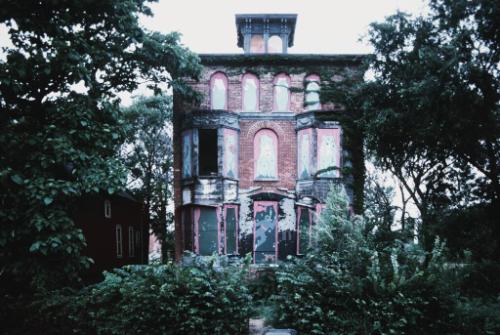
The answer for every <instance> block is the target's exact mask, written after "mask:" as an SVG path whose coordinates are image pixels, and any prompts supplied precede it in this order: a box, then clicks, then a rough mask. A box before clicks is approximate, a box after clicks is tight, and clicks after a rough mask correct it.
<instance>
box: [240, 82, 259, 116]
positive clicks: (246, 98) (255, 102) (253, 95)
mask: <svg viewBox="0 0 500 335" xmlns="http://www.w3.org/2000/svg"><path fill="white" fill-rule="evenodd" d="M242 89H243V111H244V112H256V111H257V110H258V109H259V79H258V78H257V76H255V75H253V74H251V73H247V74H245V75H244V76H243V80H242Z"/></svg>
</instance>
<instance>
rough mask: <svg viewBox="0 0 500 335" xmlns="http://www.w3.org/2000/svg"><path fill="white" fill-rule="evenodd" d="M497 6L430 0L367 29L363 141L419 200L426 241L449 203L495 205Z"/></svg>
mask: <svg viewBox="0 0 500 335" xmlns="http://www.w3.org/2000/svg"><path fill="white" fill-rule="evenodd" d="M499 13H500V6H499V4H498V1H493V0H476V1H467V0H463V1H462V0H460V1H447V0H433V1H430V14H429V15H428V16H425V17H417V18H411V17H409V16H408V15H406V14H403V13H397V14H396V15H393V16H391V17H389V18H387V20H386V21H385V22H382V23H375V24H372V25H371V29H370V31H369V35H368V36H369V41H370V43H371V44H372V45H373V47H374V49H375V54H374V57H373V60H372V63H371V66H372V68H373V70H374V72H375V76H376V79H375V80H374V81H373V82H372V83H369V84H368V85H365V86H364V88H363V89H362V91H364V96H365V97H366V98H367V99H366V100H365V101H364V105H363V106H364V110H365V125H366V134H367V144H368V148H369V150H370V152H371V153H373V154H374V155H375V156H376V157H377V160H378V163H379V166H381V167H383V168H385V169H389V170H390V171H392V172H393V173H394V174H395V175H396V176H398V178H399V179H400V180H401V181H402V182H403V183H404V185H405V188H406V190H407V192H408V193H409V194H410V196H411V197H412V199H413V201H414V202H415V204H416V205H417V206H418V208H419V210H420V212H421V215H422V222H423V225H422V229H421V232H422V236H421V237H422V238H423V242H424V243H425V244H426V246H427V247H429V246H430V245H431V244H432V243H431V241H432V239H433V236H434V235H435V229H434V228H433V227H431V223H434V224H436V223H438V221H439V217H440V215H442V213H444V212H445V211H447V210H448V209H450V208H457V207H464V206H467V205H469V204H470V203H472V202H473V201H476V202H485V203H491V204H492V206H494V207H495V208H497V210H498V208H499V207H498V204H499V199H500V183H499V180H500V179H499V178H500V174H499V173H500V169H499V167H500V156H499V153H500V114H499V111H500V109H499V106H500V105H499V103H500V86H499V83H500V77H499V75H500V73H499V71H498V64H500V44H499V39H498V36H499V35H498V32H499V31H500V25H499V20H498V15H499ZM496 226H497V225H496ZM493 232H494V234H495V236H496V238H497V240H498V239H499V238H498V237H499V236H500V235H499V232H500V230H499V229H498V228H497V227H493ZM497 251H498V249H497Z"/></svg>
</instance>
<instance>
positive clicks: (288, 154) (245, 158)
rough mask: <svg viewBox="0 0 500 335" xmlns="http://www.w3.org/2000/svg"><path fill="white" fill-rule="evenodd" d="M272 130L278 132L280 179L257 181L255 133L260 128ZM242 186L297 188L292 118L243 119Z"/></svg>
mask: <svg viewBox="0 0 500 335" xmlns="http://www.w3.org/2000/svg"><path fill="white" fill-rule="evenodd" d="M263 128H267V129H271V130H273V131H274V132H275V133H276V135H278V179H279V180H278V181H254V145H253V142H254V136H255V133H257V132H258V131H259V130H260V129H263ZM240 129H241V131H240V185H239V187H240V188H249V187H254V186H261V187H263V188H264V189H268V190H271V189H273V188H276V187H284V188H287V189H294V188H295V180H296V178H297V177H296V176H297V167H296V161H297V156H296V155H297V154H296V153H297V140H296V136H295V122H293V121H253V120H241V121H240Z"/></svg>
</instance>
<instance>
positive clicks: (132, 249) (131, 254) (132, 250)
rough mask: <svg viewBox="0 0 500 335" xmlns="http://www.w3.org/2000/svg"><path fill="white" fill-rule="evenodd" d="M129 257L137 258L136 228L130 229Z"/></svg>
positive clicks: (130, 227)
mask: <svg viewBox="0 0 500 335" xmlns="http://www.w3.org/2000/svg"><path fill="white" fill-rule="evenodd" d="M128 255H129V257H134V256H135V244H134V227H132V226H129V227H128Z"/></svg>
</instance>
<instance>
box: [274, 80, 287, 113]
mask: <svg viewBox="0 0 500 335" xmlns="http://www.w3.org/2000/svg"><path fill="white" fill-rule="evenodd" d="M274 110H275V111H276V112H288V111H289V110H290V77H289V76H288V75H286V74H284V73H280V74H278V75H277V76H276V77H275V78H274Z"/></svg>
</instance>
